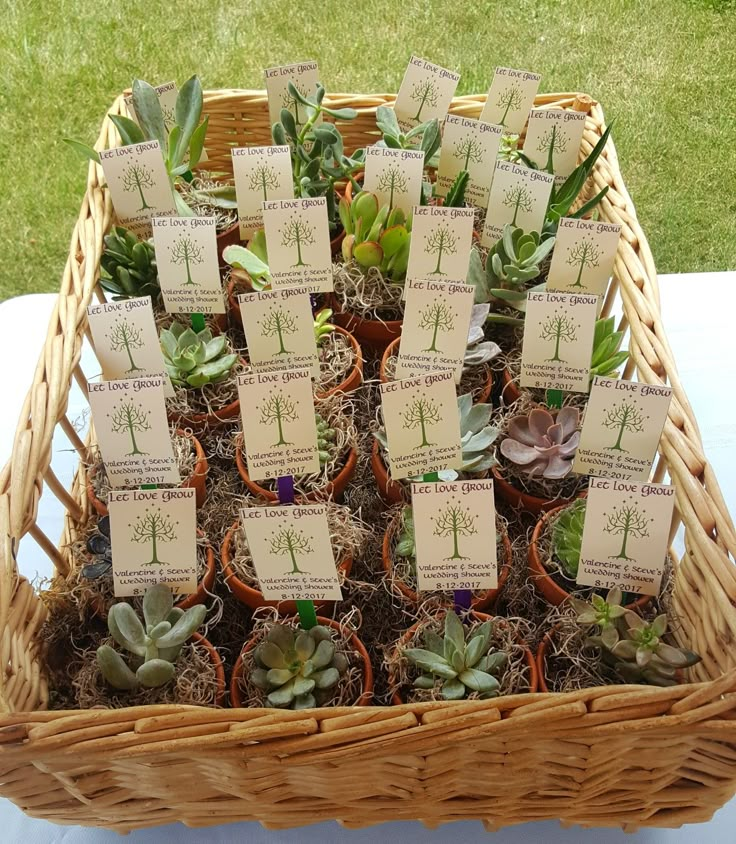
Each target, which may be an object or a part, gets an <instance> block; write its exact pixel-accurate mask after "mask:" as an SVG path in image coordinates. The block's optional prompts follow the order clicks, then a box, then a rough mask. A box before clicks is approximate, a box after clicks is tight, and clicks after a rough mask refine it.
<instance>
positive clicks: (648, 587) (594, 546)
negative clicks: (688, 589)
mask: <svg viewBox="0 0 736 844" xmlns="http://www.w3.org/2000/svg"><path fill="white" fill-rule="evenodd" d="M674 506H675V488H674V487H672V486H669V485H667V484H640V483H636V482H634V481H616V480H613V479H612V478H591V479H590V486H589V488H588V499H587V503H586V505H585V523H584V525H583V539H582V543H581V546H580V568H579V569H578V577H577V582H578V583H579V584H580V585H581V586H597V587H599V588H602V589H613V587H614V586H618V587H620V588H621V589H622V590H623V591H625V592H636V593H638V594H640V595H658V594H659V589H660V586H661V583H662V573H663V571H664V566H665V561H666V559H667V542H668V540H669V535H670V527H671V525H672V510H673V508H674Z"/></svg>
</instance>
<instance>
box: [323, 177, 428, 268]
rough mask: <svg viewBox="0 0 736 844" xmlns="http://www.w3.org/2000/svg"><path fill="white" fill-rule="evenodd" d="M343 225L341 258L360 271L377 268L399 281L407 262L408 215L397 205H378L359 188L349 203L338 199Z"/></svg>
mask: <svg viewBox="0 0 736 844" xmlns="http://www.w3.org/2000/svg"><path fill="white" fill-rule="evenodd" d="M340 220H341V221H342V224H343V226H344V228H345V238H344V240H343V242H342V257H343V259H344V260H345V261H353V260H354V261H355V262H356V263H357V264H358V265H359V266H360V267H362V268H363V269H364V270H368V269H370V268H371V267H378V269H379V270H380V271H381V274H382V275H383V276H384V277H385V278H387V279H388V280H390V281H402V280H403V279H404V276H405V275H406V268H407V266H408V264H409V247H410V244H411V217H407V215H406V214H405V213H404V212H403V211H402V210H401V209H400V208H389V206H388V205H384V206H383V207H381V206H380V205H379V202H378V197H377V196H376V194H374V193H369V192H368V191H362V192H361V193H359V194H358V195H357V196H356V197H355V199H353V201H352V202H351V203H348V201H347V200H346V199H344V198H343V199H341V200H340Z"/></svg>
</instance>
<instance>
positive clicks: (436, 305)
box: [396, 279, 475, 384]
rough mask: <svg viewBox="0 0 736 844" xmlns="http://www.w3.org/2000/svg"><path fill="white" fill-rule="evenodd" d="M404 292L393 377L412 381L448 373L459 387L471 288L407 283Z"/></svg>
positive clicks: (473, 290) (473, 292)
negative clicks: (452, 373) (430, 375)
mask: <svg viewBox="0 0 736 844" xmlns="http://www.w3.org/2000/svg"><path fill="white" fill-rule="evenodd" d="M405 289H406V305H405V307H404V325H403V328H402V331H401V341H400V343H399V359H398V361H397V363H396V377H397V378H413V377H416V376H418V375H424V374H427V373H430V372H437V371H438V370H447V369H452V370H453V371H454V375H455V382H456V383H458V384H459V383H460V378H461V377H462V372H463V360H464V358H465V350H466V348H467V346H468V331H469V328H470V315H471V313H472V310H473V297H474V295H475V287H474V286H473V285H470V284H456V283H453V282H451V283H448V284H445V283H443V282H437V281H431V280H429V279H427V280H424V279H409V281H407V282H406V284H405Z"/></svg>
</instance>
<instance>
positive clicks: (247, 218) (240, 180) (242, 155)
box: [230, 146, 294, 240]
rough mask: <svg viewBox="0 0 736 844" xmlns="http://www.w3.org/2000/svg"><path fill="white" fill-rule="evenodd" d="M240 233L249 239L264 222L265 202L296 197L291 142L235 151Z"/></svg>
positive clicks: (234, 165) (243, 238) (242, 236)
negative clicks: (285, 144) (289, 144)
mask: <svg viewBox="0 0 736 844" xmlns="http://www.w3.org/2000/svg"><path fill="white" fill-rule="evenodd" d="M230 152H231V155H232V159H233V175H234V177H235V194H236V196H237V199H238V222H239V223H240V237H241V239H242V240H246V239H248V238H249V237H250V236H251V235H252V234H253V232H254V231H255V230H256V229H260V228H262V226H263V203H264V202H265V201H266V200H268V199H293V198H294V182H293V181H292V173H291V152H290V150H289V147H288V146H279V147H235V148H233V149H232V150H231V151H230Z"/></svg>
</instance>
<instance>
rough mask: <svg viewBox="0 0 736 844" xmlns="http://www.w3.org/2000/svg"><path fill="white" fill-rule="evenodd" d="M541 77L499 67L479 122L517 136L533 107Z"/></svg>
mask: <svg viewBox="0 0 736 844" xmlns="http://www.w3.org/2000/svg"><path fill="white" fill-rule="evenodd" d="M541 79H542V77H541V76H540V74H538V73H530V72H529V71H528V70H513V69H512V68H510V67H497V68H496V71H495V73H494V74H493V82H491V87H490V89H489V91H488V96H487V97H486V104H485V105H484V106H483V111H482V112H481V115H480V119H481V120H485V121H487V122H488V123H497V124H498V125H499V126H503V127H504V128H505V130H506V131H507V132H511V133H513V134H516V135H518V134H519V133H520V132H521V131H522V129H523V128H524V124H525V123H526V119H527V117H528V115H529V109H530V108H531V107H532V106H533V105H534V97H536V96H537V91H538V90H539V83H540V81H541Z"/></svg>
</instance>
